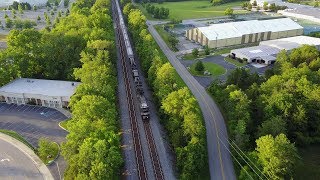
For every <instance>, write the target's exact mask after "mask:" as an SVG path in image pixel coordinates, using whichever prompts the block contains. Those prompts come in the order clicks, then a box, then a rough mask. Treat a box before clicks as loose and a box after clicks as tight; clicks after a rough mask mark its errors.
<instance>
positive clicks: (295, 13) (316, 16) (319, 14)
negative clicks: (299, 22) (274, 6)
mask: <svg viewBox="0 0 320 180" xmlns="http://www.w3.org/2000/svg"><path fill="white" fill-rule="evenodd" d="M278 13H280V14H282V15H284V16H289V17H295V18H298V19H305V20H309V21H313V22H316V23H320V9H319V8H313V7H298V8H293V9H285V10H279V11H278Z"/></svg>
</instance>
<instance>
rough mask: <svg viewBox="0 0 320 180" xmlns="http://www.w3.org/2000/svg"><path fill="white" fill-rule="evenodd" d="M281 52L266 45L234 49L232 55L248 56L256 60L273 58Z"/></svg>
mask: <svg viewBox="0 0 320 180" xmlns="http://www.w3.org/2000/svg"><path fill="white" fill-rule="evenodd" d="M279 52H280V50H279V49H278V48H275V47H271V46H264V45H260V46H253V47H247V48H241V49H234V50H232V51H231V53H235V54H242V55H244V56H246V57H247V58H248V59H255V58H259V57H260V58H261V57H271V56H275V55H276V54H278V53H279ZM269 59H270V58H269ZM274 59H275V58H274Z"/></svg>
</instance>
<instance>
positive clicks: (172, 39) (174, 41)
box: [168, 35, 179, 49]
mask: <svg viewBox="0 0 320 180" xmlns="http://www.w3.org/2000/svg"><path fill="white" fill-rule="evenodd" d="M168 41H169V43H170V46H171V48H172V49H176V46H177V44H178V43H179V40H178V39H177V38H176V37H175V36H173V35H170V36H169V38H168Z"/></svg>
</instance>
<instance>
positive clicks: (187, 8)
mask: <svg viewBox="0 0 320 180" xmlns="http://www.w3.org/2000/svg"><path fill="white" fill-rule="evenodd" d="M241 4H242V2H241V1H237V2H231V3H226V4H222V5H219V6H212V4H211V3H210V2H209V1H181V2H164V3H162V4H158V3H154V5H155V6H158V7H165V8H169V11H170V14H169V19H173V18H174V19H180V20H183V19H196V18H208V17H215V16H224V11H225V9H227V8H228V7H230V8H232V7H235V6H241ZM139 7H140V9H141V10H142V11H143V13H144V14H145V15H146V17H147V18H148V19H149V18H150V15H147V14H148V13H147V12H146V10H145V9H144V8H143V7H142V6H141V5H140V6H139ZM246 12H247V11H246V10H235V11H234V14H243V13H246Z"/></svg>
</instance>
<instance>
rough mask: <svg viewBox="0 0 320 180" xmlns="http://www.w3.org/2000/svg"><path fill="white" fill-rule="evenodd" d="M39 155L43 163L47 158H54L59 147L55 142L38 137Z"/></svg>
mask: <svg viewBox="0 0 320 180" xmlns="http://www.w3.org/2000/svg"><path fill="white" fill-rule="evenodd" d="M37 151H38V154H39V157H40V158H41V159H42V160H43V161H44V163H48V162H47V159H50V158H55V157H54V156H56V155H57V154H58V151H59V147H58V145H57V144H56V143H54V142H50V141H49V140H47V139H44V138H40V139H39V148H38V149H37Z"/></svg>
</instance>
